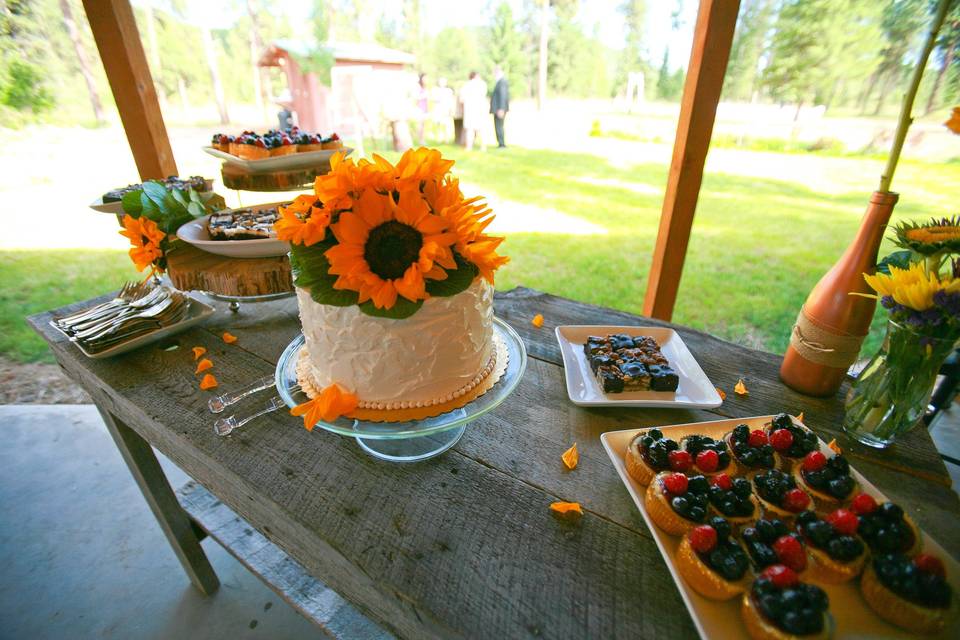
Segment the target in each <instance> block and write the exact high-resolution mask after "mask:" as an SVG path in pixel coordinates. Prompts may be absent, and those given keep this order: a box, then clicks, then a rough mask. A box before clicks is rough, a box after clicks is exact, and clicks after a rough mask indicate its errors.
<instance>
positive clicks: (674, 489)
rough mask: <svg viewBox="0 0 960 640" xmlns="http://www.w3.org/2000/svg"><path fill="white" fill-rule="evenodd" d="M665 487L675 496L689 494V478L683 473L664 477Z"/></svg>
mask: <svg viewBox="0 0 960 640" xmlns="http://www.w3.org/2000/svg"><path fill="white" fill-rule="evenodd" d="M663 486H664V488H665V489H666V490H667V492H668V493H672V494H673V495H680V494H684V493H686V492H687V476H685V475H683V474H682V473H671V474H669V475H667V476H666V477H664V479H663Z"/></svg>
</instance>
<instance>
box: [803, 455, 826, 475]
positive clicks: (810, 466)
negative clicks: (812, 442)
mask: <svg viewBox="0 0 960 640" xmlns="http://www.w3.org/2000/svg"><path fill="white" fill-rule="evenodd" d="M825 466H827V456H825V455H823V454H822V453H820V452H819V451H811V452H810V453H808V454H807V455H806V457H805V458H804V459H803V470H804V471H819V470H820V469H823V468H824V467H825Z"/></svg>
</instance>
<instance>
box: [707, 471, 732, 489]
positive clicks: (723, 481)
mask: <svg viewBox="0 0 960 640" xmlns="http://www.w3.org/2000/svg"><path fill="white" fill-rule="evenodd" d="M710 484H712V485H713V486H715V487H720V488H721V489H723V490H724V491H729V490H730V489H731V488H733V480H731V479H730V476H728V475H727V474H725V473H721V474H720V475H716V476H713V477H712V478H710Z"/></svg>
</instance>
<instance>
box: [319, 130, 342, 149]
mask: <svg viewBox="0 0 960 640" xmlns="http://www.w3.org/2000/svg"><path fill="white" fill-rule="evenodd" d="M320 144H321V145H322V146H323V148H324V149H343V142H341V141H340V136H338V135H337V134H335V133H331V134H330V135H329V136H327V137H326V138H323V139H322V140H321V142H320Z"/></svg>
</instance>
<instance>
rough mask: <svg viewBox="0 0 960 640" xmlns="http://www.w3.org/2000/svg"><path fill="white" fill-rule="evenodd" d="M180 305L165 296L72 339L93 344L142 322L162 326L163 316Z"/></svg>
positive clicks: (82, 332)
mask: <svg viewBox="0 0 960 640" xmlns="http://www.w3.org/2000/svg"><path fill="white" fill-rule="evenodd" d="M182 304H183V302H182V301H181V302H177V300H176V299H175V298H173V297H172V296H166V297H164V298H162V299H161V300H160V301H158V302H157V303H156V304H154V305H153V306H151V307H149V308H147V309H144V310H143V311H139V312H137V313H131V314H124V315H123V316H122V317H120V318H114V319H113V320H111V321H110V322H104V323H100V324H97V325H94V326H93V327H91V328H89V329H86V330H84V331H81V332H79V333H77V334H76V335H74V339H76V340H81V341H84V342H95V341H97V340H99V339H101V338H104V337H107V336H109V335H110V334H114V333H121V332H125V331H127V330H129V329H130V328H132V327H133V326H136V325H138V324H142V323H144V321H150V322H148V324H149V323H154V324H162V320H163V318H164V317H165V315H164V314H172V312H173V311H175V310H177V309H178V308H179V306H180V305H182ZM171 305H176V307H175V308H174V309H170V306H171ZM168 309H169V311H168Z"/></svg>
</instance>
